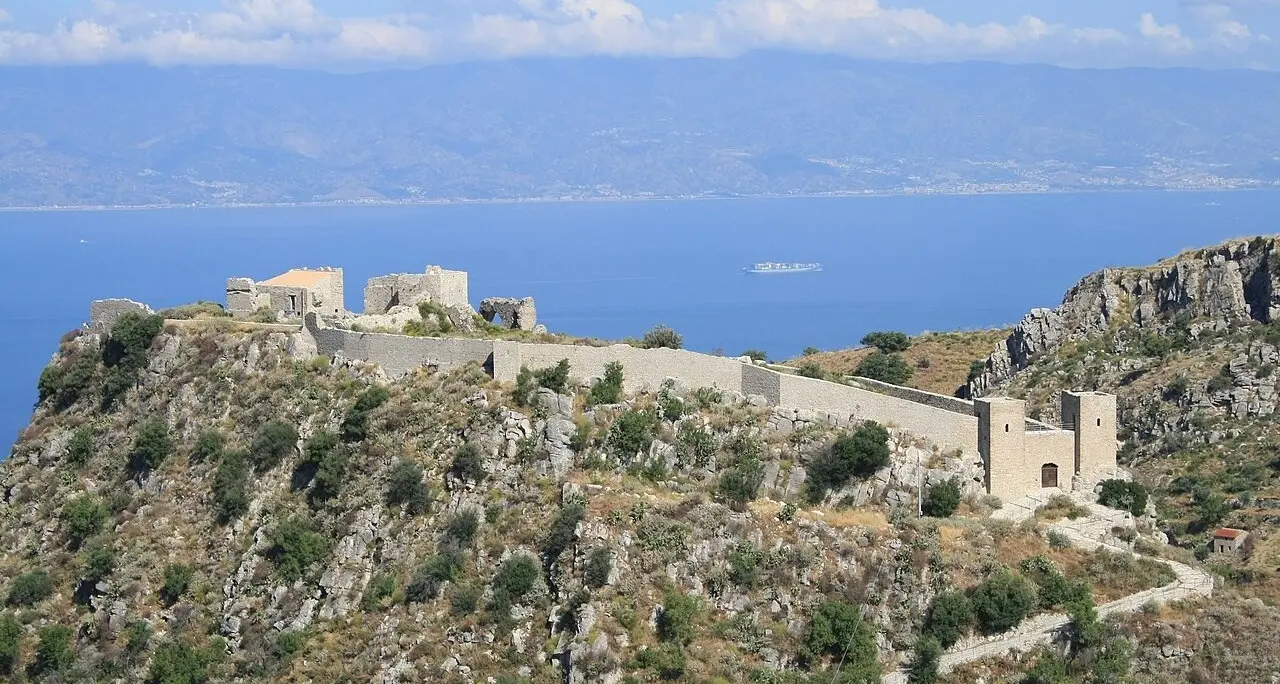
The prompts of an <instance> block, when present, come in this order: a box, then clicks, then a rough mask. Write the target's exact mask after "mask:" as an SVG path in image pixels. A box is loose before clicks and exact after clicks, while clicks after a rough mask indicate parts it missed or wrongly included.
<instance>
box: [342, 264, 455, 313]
mask: <svg viewBox="0 0 1280 684" xmlns="http://www.w3.org/2000/svg"><path fill="white" fill-rule="evenodd" d="M467 297H468V292H467V272H466V271H449V270H445V269H443V268H440V267H439V266H428V267H427V270H426V272H425V273H396V274H392V275H386V276H379V277H377V278H371V279H370V280H369V283H368V285H366V286H365V288H364V312H365V313H366V314H383V313H387V312H388V311H390V310H391V309H393V308H395V307H397V306H417V305H418V304H421V303H422V302H435V303H436V304H439V305H440V306H442V307H444V308H446V309H452V308H461V309H466V310H467V311H470V310H471V303H470V302H469V300H468V299H467Z"/></svg>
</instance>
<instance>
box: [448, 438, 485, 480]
mask: <svg viewBox="0 0 1280 684" xmlns="http://www.w3.org/2000/svg"><path fill="white" fill-rule="evenodd" d="M449 472H450V473H452V474H453V476H454V477H456V478H458V479H459V480H462V481H463V482H481V481H483V480H484V478H485V476H486V475H488V473H486V472H485V470H484V461H483V460H482V459H481V457H480V447H477V446H476V445H475V444H472V443H471V442H467V443H465V444H463V445H462V446H460V447H458V449H457V451H455V452H454V453H453V463H452V464H451V465H450V466H449Z"/></svg>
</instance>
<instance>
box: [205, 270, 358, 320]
mask: <svg viewBox="0 0 1280 684" xmlns="http://www.w3.org/2000/svg"><path fill="white" fill-rule="evenodd" d="M264 307H265V308H267V309H269V310H271V311H274V312H276V313H277V314H279V315H281V316H284V317H285V318H295V317H302V316H305V315H306V314H308V313H313V312H314V313H317V314H320V315H324V316H340V315H342V314H343V313H345V312H346V308H345V305H344V304H343V286H342V269H340V268H328V267H326V268H317V269H305V268H295V269H291V270H289V271H287V272H285V273H282V274H280V275H278V276H276V277H274V278H271V279H270V280H264V281H262V282H260V283H255V282H254V281H253V280H251V279H249V278H228V279H227V311H229V312H231V313H233V314H236V313H241V314H243V313H252V312H254V311H256V310H258V309H260V308H264Z"/></svg>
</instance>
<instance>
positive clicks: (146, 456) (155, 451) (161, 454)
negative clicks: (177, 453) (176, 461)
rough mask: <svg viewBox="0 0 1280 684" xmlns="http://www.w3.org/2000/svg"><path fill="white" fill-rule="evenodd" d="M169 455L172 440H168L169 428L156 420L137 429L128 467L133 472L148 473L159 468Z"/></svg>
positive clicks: (171, 448) (171, 449)
mask: <svg viewBox="0 0 1280 684" xmlns="http://www.w3.org/2000/svg"><path fill="white" fill-rule="evenodd" d="M171 453H173V440H171V439H170V438H169V426H168V425H165V424H164V423H163V422H161V421H158V420H151V421H147V422H145V423H143V424H142V426H141V427H139V428H138V434H137V436H136V437H135V438H134V441H133V452H132V453H131V454H130V456H129V466H130V467H131V468H132V469H133V470H134V471H135V472H139V473H148V472H151V471H152V470H155V469H156V468H159V467H160V464H161V463H163V462H164V460H165V459H166V458H168V457H169V454H171Z"/></svg>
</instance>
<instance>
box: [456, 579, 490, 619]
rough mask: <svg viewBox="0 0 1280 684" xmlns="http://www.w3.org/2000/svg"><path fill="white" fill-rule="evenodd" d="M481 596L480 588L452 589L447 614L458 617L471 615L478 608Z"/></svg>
mask: <svg viewBox="0 0 1280 684" xmlns="http://www.w3.org/2000/svg"><path fill="white" fill-rule="evenodd" d="M483 595H484V592H483V591H482V590H481V589H480V587H476V586H464V587H454V590H453V596H451V597H449V612H450V613H452V614H453V615H455V616H459V617H460V616H463V615H471V614H472V613H474V612H476V610H477V609H478V608H479V607H480V597H481V596H483Z"/></svg>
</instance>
